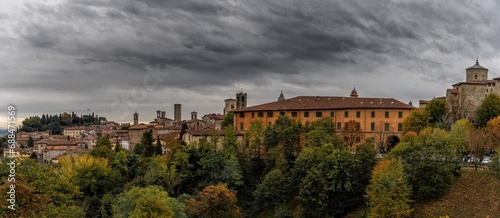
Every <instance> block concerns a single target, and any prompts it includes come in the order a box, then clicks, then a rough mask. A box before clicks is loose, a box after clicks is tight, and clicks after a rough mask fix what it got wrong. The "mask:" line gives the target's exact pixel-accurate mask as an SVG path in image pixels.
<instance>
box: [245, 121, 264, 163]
mask: <svg viewBox="0 0 500 218" xmlns="http://www.w3.org/2000/svg"><path fill="white" fill-rule="evenodd" d="M265 131H266V130H265V128H264V124H263V123H262V120H261V119H255V120H252V122H251V123H250V127H249V128H248V131H247V134H248V135H247V136H248V141H249V144H250V151H251V153H252V156H253V157H258V158H260V155H261V151H262V150H263V149H262V146H263V144H264V132H265Z"/></svg>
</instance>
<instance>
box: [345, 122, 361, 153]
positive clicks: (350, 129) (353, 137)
mask: <svg viewBox="0 0 500 218" xmlns="http://www.w3.org/2000/svg"><path fill="white" fill-rule="evenodd" d="M341 135H342V137H344V141H345V144H346V145H347V146H348V147H353V146H354V145H355V144H356V143H358V142H360V141H361V137H362V136H363V134H362V132H361V126H360V124H359V123H358V122H356V121H355V120H349V122H347V125H346V127H345V128H344V129H342V134H341Z"/></svg>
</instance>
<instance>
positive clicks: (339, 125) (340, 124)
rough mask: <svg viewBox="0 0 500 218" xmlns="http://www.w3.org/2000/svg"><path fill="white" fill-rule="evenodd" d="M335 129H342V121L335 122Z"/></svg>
mask: <svg viewBox="0 0 500 218" xmlns="http://www.w3.org/2000/svg"><path fill="white" fill-rule="evenodd" d="M337 130H338V131H340V130H342V123H340V122H338V123H337Z"/></svg>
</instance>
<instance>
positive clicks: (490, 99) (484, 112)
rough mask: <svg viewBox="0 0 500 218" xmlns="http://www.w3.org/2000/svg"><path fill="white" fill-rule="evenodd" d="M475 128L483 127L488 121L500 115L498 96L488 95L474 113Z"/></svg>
mask: <svg viewBox="0 0 500 218" xmlns="http://www.w3.org/2000/svg"><path fill="white" fill-rule="evenodd" d="M475 115H476V121H475V122H474V124H475V126H477V127H485V126H486V124H487V123H488V121H489V120H491V119H493V118H495V117H497V116H498V115H500V96H498V95H496V94H489V95H487V96H486V98H485V99H484V100H483V101H482V102H481V105H479V107H478V108H477V109H476V111H475Z"/></svg>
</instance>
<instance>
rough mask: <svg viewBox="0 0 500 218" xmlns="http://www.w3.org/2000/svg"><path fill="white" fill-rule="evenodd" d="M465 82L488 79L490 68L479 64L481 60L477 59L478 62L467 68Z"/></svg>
mask: <svg viewBox="0 0 500 218" xmlns="http://www.w3.org/2000/svg"><path fill="white" fill-rule="evenodd" d="M465 74H466V77H465V82H473V81H482V80H488V69H487V68H486V67H483V66H481V65H479V60H478V59H476V64H475V65H474V66H472V67H469V68H467V69H465Z"/></svg>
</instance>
